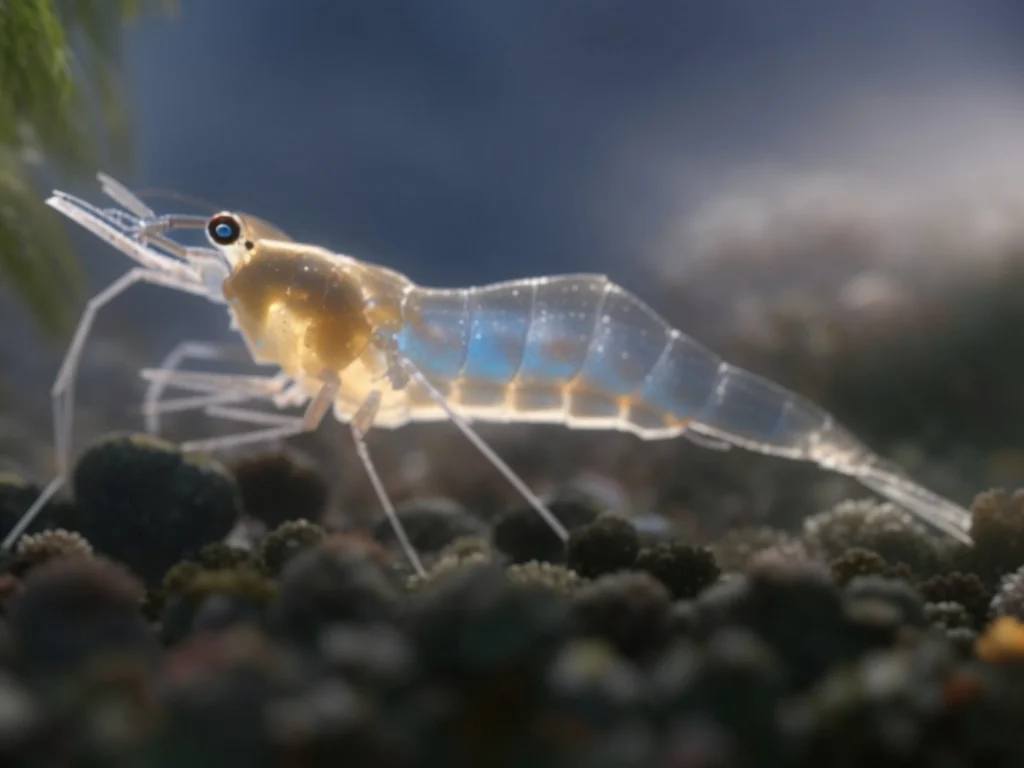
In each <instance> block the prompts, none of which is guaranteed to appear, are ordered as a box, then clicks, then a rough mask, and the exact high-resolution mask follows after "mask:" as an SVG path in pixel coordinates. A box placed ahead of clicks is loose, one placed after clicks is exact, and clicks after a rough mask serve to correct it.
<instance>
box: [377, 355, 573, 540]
mask: <svg viewBox="0 0 1024 768" xmlns="http://www.w3.org/2000/svg"><path fill="white" fill-rule="evenodd" d="M396 362H397V365H398V366H399V367H401V368H402V369H403V370H404V371H405V374H406V375H407V376H408V377H409V378H410V379H412V380H413V381H415V382H416V383H417V384H419V385H420V386H421V387H423V389H424V391H425V392H426V393H427V394H428V395H429V396H430V398H431V399H432V400H433V401H434V402H435V403H437V404H438V406H440V407H441V408H442V409H443V410H444V412H445V413H446V414H447V415H448V418H449V419H451V421H452V423H453V424H455V426H456V427H457V428H458V430H459V431H460V432H462V434H463V435H465V436H466V439H468V440H469V441H470V442H471V443H472V444H473V446H474V447H475V448H476V449H477V450H478V451H480V453H482V454H483V456H484V458H486V459H487V460H488V461H489V462H490V463H491V465H492V466H493V467H494V468H495V469H497V470H498V471H499V472H501V474H502V475H504V476H505V479H506V480H508V481H509V482H510V483H511V484H512V486H513V487H514V488H515V489H516V490H517V491H519V493H520V495H521V496H522V497H523V498H524V499H525V500H526V502H527V503H528V504H529V505H530V506H531V507H533V508H534V509H535V510H537V513H538V514H539V515H540V516H541V517H542V518H543V519H544V522H546V523H547V524H548V525H549V526H551V530H553V531H554V532H555V533H556V534H557V535H558V537H559V538H560V539H561V540H562V541H568V540H569V532H568V531H567V530H566V528H565V526H564V525H562V523H561V521H559V519H558V518H557V517H555V515H554V513H553V512H552V511H551V510H550V509H548V508H547V506H546V505H545V504H544V502H542V501H541V500H540V498H539V497H538V496H537V494H535V493H534V492H533V491H531V490H530V487H529V486H528V485H527V484H526V483H524V482H523V480H522V478H520V477H519V475H517V474H516V473H515V472H514V471H513V470H512V468H511V467H510V466H509V465H508V464H506V463H505V461H504V460H503V459H502V458H501V457H500V456H498V454H497V453H495V451H494V449H493V448H491V446H489V445H488V444H487V443H486V442H484V439H483V438H482V437H480V435H478V434H477V432H476V430H475V429H473V427H472V426H470V424H469V422H468V421H467V420H466V419H465V418H464V417H463V416H462V415H461V414H460V413H458V412H457V411H456V410H455V409H454V408H452V407H451V405H449V404H448V401H447V400H446V399H445V397H444V395H443V394H441V392H440V391H438V389H437V388H436V387H435V386H434V385H433V384H431V383H430V381H429V380H428V379H427V377H426V376H424V375H423V373H422V372H421V371H420V370H419V368H417V367H416V366H415V365H414V364H413V363H412V361H410V360H409V359H407V358H405V357H401V356H398V357H397V359H396Z"/></svg>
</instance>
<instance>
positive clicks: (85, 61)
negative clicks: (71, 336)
mask: <svg viewBox="0 0 1024 768" xmlns="http://www.w3.org/2000/svg"><path fill="white" fill-rule="evenodd" d="M176 5H177V4H176V2H174V0H18V1H17V2H4V3H0V274H2V275H3V279H4V282H5V284H6V285H9V286H11V288H12V290H13V291H14V292H15V293H16V294H17V295H18V296H19V297H20V298H21V299H22V300H23V301H24V302H25V304H26V305H27V306H28V307H29V308H30V309H31V310H32V312H33V314H34V316H35V318H36V321H37V322H38V323H39V325H40V327H41V328H43V329H44V330H45V331H47V332H49V333H51V334H54V333H61V332H65V331H67V330H69V329H70V325H71V322H72V321H73V319H74V315H75V313H76V309H75V307H76V303H75V302H74V301H73V299H75V298H76V294H77V292H78V290H79V288H80V285H81V275H80V273H79V270H78V268H77V262H76V261H75V259H74V257H73V255H72V252H71V248H70V244H69V242H68V241H67V239H66V238H65V236H64V233H63V229H62V228H61V227H58V226H55V225H54V223H53V221H52V220H51V219H50V217H49V216H48V215H47V212H46V208H45V207H44V205H43V202H42V200H43V197H44V195H43V194H42V192H41V190H40V189H39V187H38V183H37V182H38V180H37V178H36V175H37V171H38V170H39V168H41V167H42V166H43V165H44V164H45V165H46V166H47V168H48V170H56V171H58V172H61V173H66V174H69V175H72V176H75V177H85V176H87V175H89V174H92V173H94V172H95V171H96V170H98V169H99V166H100V164H101V163H102V164H104V165H105V166H106V167H108V168H110V169H112V170H121V169H125V168H127V167H128V166H130V164H131V146H132V143H131V141H130V137H131V124H130V120H129V117H128V114H129V113H128V109H127V107H126V104H125V99H124V96H123V93H122V89H121V72H120V63H121V30H122V27H123V25H124V23H125V22H128V21H132V20H135V19H137V18H139V17H140V16H141V15H142V14H143V13H144V12H150V11H163V12H171V11H173V10H175V9H176ZM93 115H95V116H96V119H93ZM103 150H107V152H108V153H109V155H110V156H105V153H104V151H103ZM55 274H59V275H60V276H61V279H60V280H58V281H55V280H54V279H53V276H54V275H55Z"/></svg>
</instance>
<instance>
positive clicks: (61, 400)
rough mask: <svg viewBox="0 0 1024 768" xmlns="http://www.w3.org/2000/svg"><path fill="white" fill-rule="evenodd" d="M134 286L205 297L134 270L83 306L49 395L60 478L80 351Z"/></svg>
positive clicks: (187, 285)
mask: <svg viewBox="0 0 1024 768" xmlns="http://www.w3.org/2000/svg"><path fill="white" fill-rule="evenodd" d="M136 283H149V284H151V285H159V286H163V287H166V288H173V289H176V290H180V291H185V292H187V293H194V294H197V295H205V292H204V290H203V289H202V288H200V287H198V286H196V285H195V284H194V283H191V282H186V281H185V280H182V279H180V278H178V277H174V276H171V275H167V274H164V273H162V272H153V271H150V270H148V269H143V268H141V267H136V268H135V269H132V270H130V271H129V272H126V273H125V274H124V275H122V276H121V277H119V278H118V279H117V280H115V281H114V282H113V283H111V284H110V285H108V286H107V287H106V288H105V289H103V290H102V291H100V292H99V293H98V294H96V295H95V296H93V297H92V298H91V299H90V300H89V301H88V303H87V304H86V307H85V311H84V312H83V313H82V317H81V319H80V320H79V321H78V327H77V328H76V329H75V334H74V336H73V337H72V340H71V345H70V346H69V347H68V351H67V354H66V355H65V356H64V361H63V363H62V364H61V367H60V371H59V373H58V374H57V380H56V381H55V382H54V385H53V388H52V390H51V392H50V395H51V397H52V400H53V420H54V439H55V444H56V445H55V447H56V450H57V468H58V472H59V474H61V475H64V474H66V473H67V470H68V461H69V459H70V454H71V432H72V428H73V420H74V390H75V379H76V377H77V374H78V364H79V362H80V360H81V356H82V350H83V349H84V347H85V342H86V341H87V340H88V338H89V333H90V331H91V330H92V326H93V323H94V321H95V319H96V315H97V313H98V312H99V311H100V310H101V309H102V308H103V307H104V306H105V305H107V304H109V303H110V302H111V301H112V300H113V299H115V298H117V297H118V296H120V295H121V294H122V293H124V292H125V291H126V290H128V289H129V288H131V287H132V286H133V285H135V284H136Z"/></svg>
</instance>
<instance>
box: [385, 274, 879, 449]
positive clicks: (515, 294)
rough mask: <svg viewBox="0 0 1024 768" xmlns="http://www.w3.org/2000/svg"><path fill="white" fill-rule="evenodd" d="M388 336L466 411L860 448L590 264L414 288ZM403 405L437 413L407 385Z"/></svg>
mask: <svg viewBox="0 0 1024 768" xmlns="http://www.w3.org/2000/svg"><path fill="white" fill-rule="evenodd" d="M404 321H405V325H404V329H403V331H402V332H401V333H400V334H399V336H398V339H397V341H398V346H399V349H400V351H401V352H402V353H403V354H405V355H406V356H407V357H408V358H409V359H410V360H411V361H412V362H413V363H414V364H415V365H417V366H418V367H419V368H420V369H421V370H422V371H423V372H424V373H425V374H426V375H427V376H428V377H429V378H430V380H431V381H432V382H434V383H435V384H436V385H437V386H438V387H439V388H440V389H441V390H442V391H443V392H444V393H445V394H446V396H447V397H448V399H449V401H450V402H451V403H452V404H453V405H456V406H457V407H459V409H460V410H461V411H463V412H464V413H466V415H468V416H470V417H472V418H475V419H478V420H483V421H534V422H565V423H568V424H569V425H570V426H574V427H583V428H604V429H609V428H610V429H622V430H627V431H630V432H634V433H636V434H638V435H640V436H641V437H644V438H664V437H672V436H675V435H678V434H680V433H683V432H686V433H689V434H694V433H696V434H699V435H703V436H705V437H709V438H712V439H717V440H723V441H725V442H728V443H733V444H736V445H741V446H743V447H746V448H749V449H753V450H758V451H762V452H765V453H773V454H778V455H783V456H788V457H791V458H815V459H817V460H819V461H822V462H823V463H826V464H828V463H831V459H830V455H833V454H834V458H835V461H837V462H839V463H844V464H845V463H848V462H849V460H850V459H852V458H854V457H855V456H856V455H859V454H861V453H862V451H863V449H862V447H861V446H860V445H859V443H857V441H855V440H854V439H853V437H852V436H851V435H849V433H847V432H846V431H845V430H842V429H841V428H839V427H838V426H836V425H835V424H834V423H833V422H832V420H831V418H830V417H829V416H828V414H827V413H826V412H825V411H823V410H822V409H821V408H818V407H817V406H815V405H813V404H812V403H810V402H808V401H806V400H804V399H803V398H801V397H800V396H798V395H796V394H795V393H793V392H790V391H788V390H786V389H784V388H782V387H780V386H778V385H776V384H774V383H772V382H771V381H768V380H767V379H764V378H762V377H760V376H757V375H755V374H752V373H750V372H748V371H744V370H742V369H740V368H737V367H735V366H731V365H729V364H727V363H724V362H723V361H722V360H721V359H720V358H719V357H718V356H717V355H715V354H714V353H712V352H711V351H710V350H708V349H707V348H705V347H703V346H702V345H700V344H698V343H697V342H696V341H694V340H693V339H691V338H690V337H688V336H686V335H685V334H683V333H680V332H679V331H677V330H674V329H672V328H670V327H669V326H668V324H667V323H665V321H664V320H663V319H662V318H661V317H659V316H658V315H657V314H656V313H655V312H654V311H653V310H652V309H650V308H649V307H648V306H647V305H646V304H644V303H643V302H642V301H640V300H639V299H638V298H636V297H635V296H633V295H632V294H630V293H629V292H627V291H625V290H624V289H622V288H620V287H618V286H616V285H614V284H613V283H611V282H609V281H608V280H607V278H605V277H603V276H600V275H566V276H562V277H549V278H538V279H533V280H519V281H513V282H507V283H498V284H495V285H490V286H484V287H480V288H471V289H465V290H437V289H424V288H415V289H412V290H411V291H410V292H409V294H408V296H407V298H406V301H405V305H404ZM409 396H410V402H409V406H410V409H409V417H410V418H412V419H414V420H420V419H439V418H443V413H441V412H440V411H439V410H438V409H437V408H436V407H435V405H434V404H433V403H432V401H430V400H429V398H428V397H427V396H426V395H425V394H424V393H418V392H415V391H412V392H410V395H409Z"/></svg>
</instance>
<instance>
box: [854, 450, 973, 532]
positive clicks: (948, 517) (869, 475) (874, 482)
mask: <svg viewBox="0 0 1024 768" xmlns="http://www.w3.org/2000/svg"><path fill="white" fill-rule="evenodd" d="M856 478H857V480H858V481H859V482H860V483H861V484H862V485H864V486H866V487H868V488H870V489H871V490H873V491H875V492H876V493H878V494H880V495H882V496H884V497H885V498H887V499H889V500H890V501H892V502H894V503H895V504H898V505H899V506H901V507H903V508H904V509H906V510H907V511H908V512H910V513H912V514H914V515H916V516H917V517H918V518H920V519H921V520H923V521H924V522H926V523H928V524H929V525H932V526H934V527H935V528H937V529H938V530H940V531H943V532H944V533H947V534H949V535H950V536H952V537H953V538H955V539H957V540H958V541H960V542H962V543H964V544H970V543H971V536H970V527H971V513H970V512H968V511H967V510H966V509H964V508H963V507H961V506H959V505H957V504H954V503H953V502H952V501H949V500H948V499H944V498H942V497H941V496H939V495H937V494H935V493H932V492H931V491H929V490H927V489H926V488H923V487H921V486H920V485H918V484H917V483H915V482H914V481H912V480H910V479H909V478H908V477H906V476H905V475H903V474H902V473H901V472H900V471H899V470H897V469H896V468H895V467H893V466H891V465H889V464H888V463H886V462H882V461H875V462H871V463H870V464H868V465H867V466H866V467H863V468H862V469H861V470H860V471H859V472H858V473H857V474H856Z"/></svg>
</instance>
